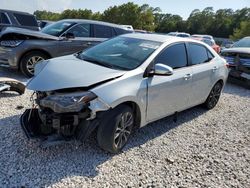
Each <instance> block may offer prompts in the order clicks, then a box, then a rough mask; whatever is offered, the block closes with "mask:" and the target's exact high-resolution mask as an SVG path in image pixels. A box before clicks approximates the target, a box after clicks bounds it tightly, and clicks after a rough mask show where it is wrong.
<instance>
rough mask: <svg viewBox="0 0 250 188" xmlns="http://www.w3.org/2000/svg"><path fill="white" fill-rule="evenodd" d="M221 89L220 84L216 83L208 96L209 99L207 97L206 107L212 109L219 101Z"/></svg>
mask: <svg viewBox="0 0 250 188" xmlns="http://www.w3.org/2000/svg"><path fill="white" fill-rule="evenodd" d="M221 89H222V86H221V84H220V83H217V84H216V85H215V86H214V87H213V89H212V91H211V92H210V94H209V97H208V106H209V107H210V108H213V107H214V106H215V105H216V104H217V102H218V101H219V98H220V95H221Z"/></svg>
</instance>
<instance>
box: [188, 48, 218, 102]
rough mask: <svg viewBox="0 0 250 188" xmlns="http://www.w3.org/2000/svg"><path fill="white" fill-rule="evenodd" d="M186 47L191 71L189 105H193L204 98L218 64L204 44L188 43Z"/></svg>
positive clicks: (211, 84)
mask: <svg viewBox="0 0 250 188" xmlns="http://www.w3.org/2000/svg"><path fill="white" fill-rule="evenodd" d="M187 49H188V55H189V58H190V63H191V65H192V66H191V67H192V72H193V78H192V80H193V84H192V95H191V96H190V103H191V104H190V105H191V106H194V105H197V104H200V103H202V102H204V100H206V98H207V96H208V94H209V92H210V90H211V88H212V87H213V84H214V83H215V79H216V72H217V69H218V66H217V65H216V62H215V61H214V56H213V54H212V53H211V52H210V51H209V50H208V49H207V48H206V47H205V46H204V45H202V44H198V43H188V44H187Z"/></svg>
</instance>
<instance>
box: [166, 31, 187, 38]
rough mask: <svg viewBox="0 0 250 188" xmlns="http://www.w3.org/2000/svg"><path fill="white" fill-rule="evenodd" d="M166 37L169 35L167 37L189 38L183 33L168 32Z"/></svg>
mask: <svg viewBox="0 0 250 188" xmlns="http://www.w3.org/2000/svg"><path fill="white" fill-rule="evenodd" d="M167 35H169V36H175V37H183V38H188V37H190V34H189V33H184V32H170V33H168V34H167Z"/></svg>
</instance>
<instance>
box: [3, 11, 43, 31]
mask: <svg viewBox="0 0 250 188" xmlns="http://www.w3.org/2000/svg"><path fill="white" fill-rule="evenodd" d="M6 27H20V28H26V29H31V30H36V31H38V30H39V26H38V23H37V21H36V18H35V16H34V15H32V14H29V13H26V12H19V11H13V10H3V9H0V32H1V31H2V30H3V28H6Z"/></svg>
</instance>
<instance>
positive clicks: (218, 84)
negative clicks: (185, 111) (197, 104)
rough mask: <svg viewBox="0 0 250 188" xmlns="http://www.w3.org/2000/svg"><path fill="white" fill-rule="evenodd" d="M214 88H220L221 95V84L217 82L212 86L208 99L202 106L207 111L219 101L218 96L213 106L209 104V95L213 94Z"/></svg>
mask: <svg viewBox="0 0 250 188" xmlns="http://www.w3.org/2000/svg"><path fill="white" fill-rule="evenodd" d="M216 87H219V88H220V95H221V90H222V87H223V84H222V83H221V82H217V83H216V84H215V85H214V86H213V88H212V90H211V91H210V93H209V95H208V97H207V100H206V102H205V103H204V104H203V106H204V107H205V108H206V109H208V110H210V109H213V108H214V107H215V106H216V105H217V103H218V101H219V99H220V95H219V96H218V100H217V102H216V103H215V104H213V105H211V104H210V100H211V95H212V93H213V90H214V89H215V88H216Z"/></svg>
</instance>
